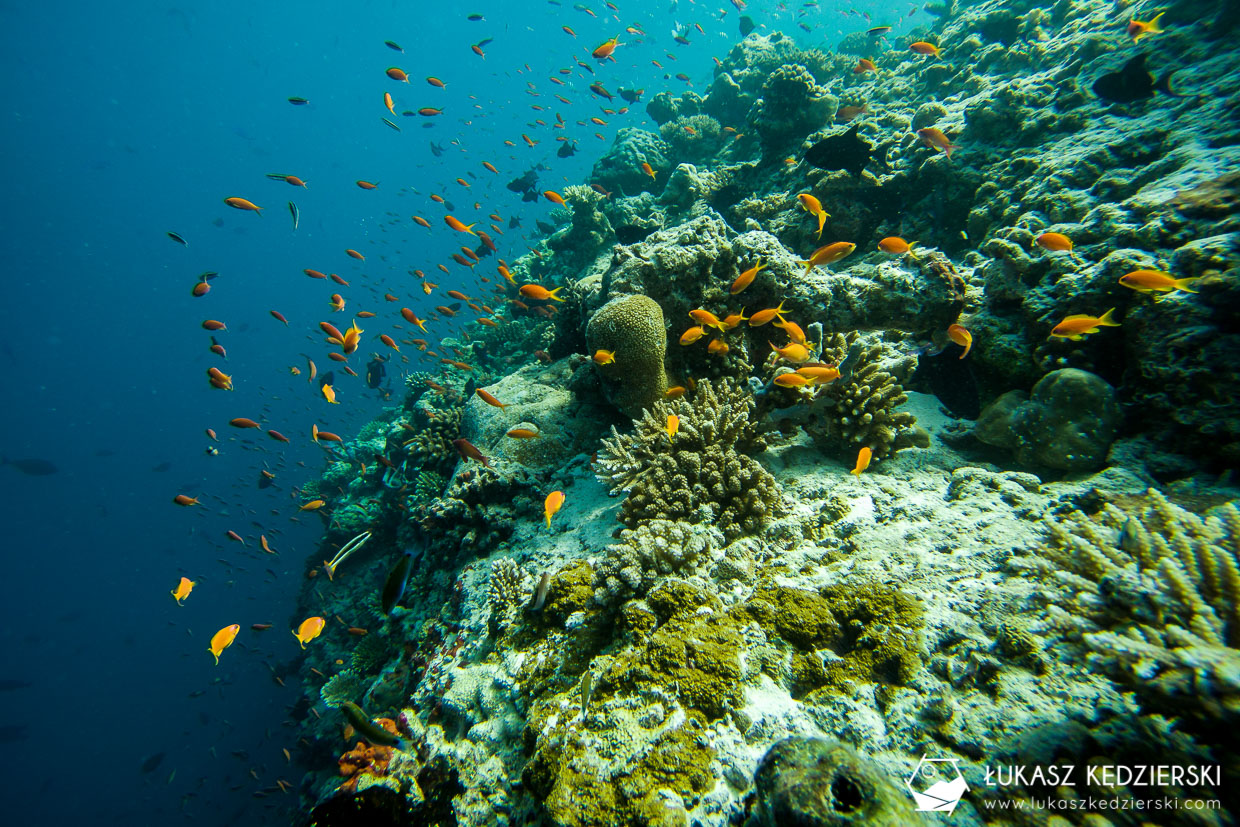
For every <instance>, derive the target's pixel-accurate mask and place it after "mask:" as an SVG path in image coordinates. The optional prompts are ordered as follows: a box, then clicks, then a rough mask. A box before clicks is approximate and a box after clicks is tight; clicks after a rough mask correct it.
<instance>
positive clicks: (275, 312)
mask: <svg viewBox="0 0 1240 827" xmlns="http://www.w3.org/2000/svg"><path fill="white" fill-rule="evenodd" d="M268 312H269V313H271V317H272V318H273V319H275V320H276V321H280V322H284V324H286V325H287V324H288V319H286V318H284V314H283V313H281V312H280V311H279V310H270V311H268Z"/></svg>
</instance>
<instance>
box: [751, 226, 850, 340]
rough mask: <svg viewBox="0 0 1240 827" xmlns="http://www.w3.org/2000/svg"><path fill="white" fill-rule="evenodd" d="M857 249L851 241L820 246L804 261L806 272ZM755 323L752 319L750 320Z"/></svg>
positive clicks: (837, 259) (830, 262)
mask: <svg viewBox="0 0 1240 827" xmlns="http://www.w3.org/2000/svg"><path fill="white" fill-rule="evenodd" d="M855 249H857V245H856V244H853V243H852V242H850V241H836V242H834V243H831V244H827V245H826V246H823V247H819V248H818V249H817V250H815V251H814V253H813V255H811V256H810V257H809V260H808V261H802V262H801V263H802V264H804V265H805V272H806V273H808V272H809V271H810V270H812V269H813V268H815V267H822V266H824V265H827V264H834V263H835V262H837V261H839V260H840V259H842V258H847V257H848V256H850V255H852V252H853V250H855ZM749 323H750V324H753V322H752V321H750V322H749Z"/></svg>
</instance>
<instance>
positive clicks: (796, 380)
mask: <svg viewBox="0 0 1240 827" xmlns="http://www.w3.org/2000/svg"><path fill="white" fill-rule="evenodd" d="M774 382H775V384H776V385H778V386H779V387H781V388H803V387H805V386H806V385H809V384H810V383H811V380H810V379H809V378H808V377H806V376H802V375H801V374H799V373H781V374H779V376H776V377H775V380H774Z"/></svg>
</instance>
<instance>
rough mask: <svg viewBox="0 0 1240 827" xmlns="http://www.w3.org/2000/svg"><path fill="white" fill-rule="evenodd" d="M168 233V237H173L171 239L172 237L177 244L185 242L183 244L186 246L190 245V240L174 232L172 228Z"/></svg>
mask: <svg viewBox="0 0 1240 827" xmlns="http://www.w3.org/2000/svg"><path fill="white" fill-rule="evenodd" d="M167 235H168V238H171V239H172V240H173V241H175V242H176V243H177V244H183V245H184V246H186V247H188V246H189V242H188V241H186V240H185V239H184V238H182V237H181V236H180V235H179V234H177V233H174V232H172V231H171V230H169V231H168V233H167Z"/></svg>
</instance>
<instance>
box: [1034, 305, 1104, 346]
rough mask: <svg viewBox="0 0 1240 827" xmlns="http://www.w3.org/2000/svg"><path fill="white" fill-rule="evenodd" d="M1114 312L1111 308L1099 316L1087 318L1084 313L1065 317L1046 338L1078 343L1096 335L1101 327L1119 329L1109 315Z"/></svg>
mask: <svg viewBox="0 0 1240 827" xmlns="http://www.w3.org/2000/svg"><path fill="white" fill-rule="evenodd" d="M1114 312H1115V308H1114V307H1112V308H1111V309H1110V310H1108V311H1107V312H1105V313H1103V314H1102V315H1101V316H1087V315H1085V314H1084V313H1078V314H1076V315H1074V316H1068V317H1066V318H1065V319H1064V320H1063V321H1062V322H1060V323H1059V324H1057V325H1055V327H1054V329H1053V330H1051V335H1050V336H1048V337H1047V338H1054V339H1071V340H1072V341H1074V342H1079V341H1080V340H1081V339H1084V338H1085V337H1086V336H1088V335H1089V334H1091V333H1097V332H1098V329H1099V328H1103V327H1119V322H1117V321H1115V319H1113V318H1111V314H1112V313H1114Z"/></svg>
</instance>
